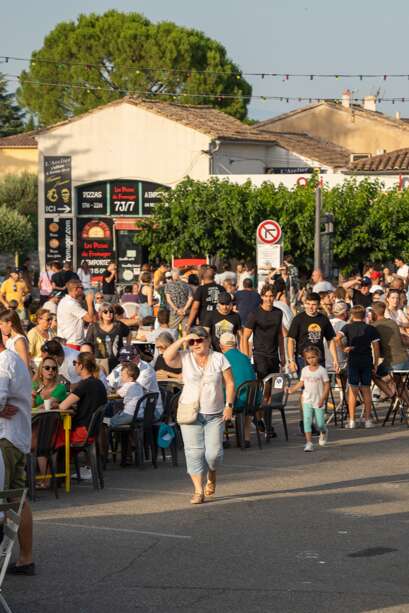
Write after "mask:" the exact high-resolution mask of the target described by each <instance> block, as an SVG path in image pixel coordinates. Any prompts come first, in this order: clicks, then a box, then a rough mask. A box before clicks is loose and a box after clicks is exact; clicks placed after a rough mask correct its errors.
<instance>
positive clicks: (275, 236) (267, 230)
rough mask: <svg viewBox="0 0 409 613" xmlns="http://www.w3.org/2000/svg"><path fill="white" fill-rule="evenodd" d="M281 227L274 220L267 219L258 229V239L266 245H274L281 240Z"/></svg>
mask: <svg viewBox="0 0 409 613" xmlns="http://www.w3.org/2000/svg"><path fill="white" fill-rule="evenodd" d="M281 234H282V231H281V226H280V224H278V223H277V222H276V221H274V220H273V219H266V220H264V221H262V222H261V224H260V225H259V226H258V228H257V238H258V239H259V241H260V242H262V243H265V244H266V245H274V244H275V243H278V242H279V241H280V238H281Z"/></svg>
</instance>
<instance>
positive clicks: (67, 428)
mask: <svg viewBox="0 0 409 613" xmlns="http://www.w3.org/2000/svg"><path fill="white" fill-rule="evenodd" d="M46 413H59V414H60V415H61V417H62V418H63V428H64V433H65V441H64V447H65V450H64V456H65V459H64V468H65V470H64V472H63V473H57V474H56V475H55V476H56V477H64V479H65V491H66V492H67V493H69V492H70V491H71V472H70V432H71V422H72V411H61V410H60V409H50V410H49V411H45V410H44V409H41V410H38V409H33V410H32V411H31V416H32V417H37V415H43V414H46ZM36 479H51V475H38V476H37V477H36Z"/></svg>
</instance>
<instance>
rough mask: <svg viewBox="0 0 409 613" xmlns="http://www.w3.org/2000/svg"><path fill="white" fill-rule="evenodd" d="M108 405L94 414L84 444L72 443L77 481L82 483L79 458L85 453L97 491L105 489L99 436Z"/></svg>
mask: <svg viewBox="0 0 409 613" xmlns="http://www.w3.org/2000/svg"><path fill="white" fill-rule="evenodd" d="M106 408H107V405H106V404H103V405H102V406H100V407H98V409H96V411H95V412H94V413H93V414H92V417H91V421H90V423H89V426H88V434H87V438H86V439H85V441H83V442H82V443H71V451H72V454H73V460H74V465H75V471H76V473H77V480H78V481H81V473H80V465H79V461H78V456H79V454H80V453H85V454H86V455H87V456H88V458H89V463H90V467H91V474H92V485H93V487H94V489H95V490H99V489H101V490H102V489H104V475H103V471H102V457H101V450H100V445H99V434H100V431H101V428H102V424H103V422H104V417H105V411H106Z"/></svg>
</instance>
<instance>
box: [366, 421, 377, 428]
mask: <svg viewBox="0 0 409 613" xmlns="http://www.w3.org/2000/svg"><path fill="white" fill-rule="evenodd" d="M365 428H375V424H374V423H373V421H372V419H365Z"/></svg>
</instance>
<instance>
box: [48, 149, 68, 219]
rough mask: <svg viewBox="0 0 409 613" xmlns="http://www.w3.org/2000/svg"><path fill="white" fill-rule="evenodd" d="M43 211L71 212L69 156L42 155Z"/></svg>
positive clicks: (49, 212) (51, 212) (52, 212)
mask: <svg viewBox="0 0 409 613" xmlns="http://www.w3.org/2000/svg"><path fill="white" fill-rule="evenodd" d="M44 199H45V201H44V208H45V213H46V214H47V213H48V214H54V213H64V214H67V213H72V193H71V156H69V155H55V156H45V157H44Z"/></svg>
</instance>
